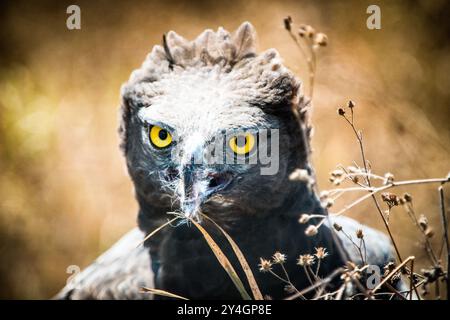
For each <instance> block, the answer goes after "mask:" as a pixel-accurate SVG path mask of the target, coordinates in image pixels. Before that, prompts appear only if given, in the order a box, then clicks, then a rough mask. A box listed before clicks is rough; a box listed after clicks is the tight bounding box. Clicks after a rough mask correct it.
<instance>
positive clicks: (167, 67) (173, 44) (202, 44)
mask: <svg viewBox="0 0 450 320" xmlns="http://www.w3.org/2000/svg"><path fill="white" fill-rule="evenodd" d="M256 49H257V48H256V32H255V29H254V27H253V26H252V25H251V24H250V23H249V22H244V23H243V24H242V25H241V26H240V27H239V28H238V29H237V30H236V31H235V32H233V33H230V32H228V31H226V30H225V29H223V28H221V27H220V28H218V30H217V31H216V32H214V31H212V30H210V29H207V30H205V31H203V32H202V33H201V34H200V35H199V36H198V37H197V38H196V39H194V40H192V41H188V40H186V39H185V38H183V37H182V36H180V35H178V34H177V33H175V32H173V31H170V32H168V33H167V34H165V35H164V36H163V43H162V45H156V46H154V47H153V49H152V51H151V52H150V53H149V54H148V56H147V57H146V59H145V61H144V63H143V64H142V66H141V67H140V68H139V69H137V70H135V71H133V73H132V74H131V76H130V79H129V81H128V82H127V83H126V84H125V85H124V86H123V87H122V98H123V100H124V102H123V104H122V118H123V119H122V125H121V129H120V132H121V135H122V139H123V140H124V142H125V140H126V138H125V137H124V135H125V132H126V127H127V122H128V119H129V117H130V112H131V110H130V109H132V108H133V106H130V105H129V103H127V102H126V101H127V100H129V101H132V102H134V104H135V105H137V106H139V105H149V104H151V99H152V97H154V96H158V95H160V94H163V92H164V91H165V87H164V85H166V83H167V82H165V84H161V83H160V80H162V79H163V78H165V77H172V78H173V79H175V78H176V77H177V76H178V75H180V74H184V75H186V74H191V75H195V76H199V75H201V74H210V75H211V74H212V75H220V77H222V78H223V79H224V81H222V84H224V83H226V84H227V85H228V87H229V88H231V90H233V91H234V92H235V93H236V94H237V96H239V97H241V98H240V99H241V100H242V101H244V100H245V101H247V102H248V103H249V104H251V105H255V106H260V107H261V108H265V109H266V110H269V109H270V108H275V109H277V110H278V109H279V108H277V106H285V107H288V108H289V107H291V108H292V109H293V111H294V113H295V114H296V116H297V118H298V119H299V120H300V122H301V123H302V124H303V125H305V124H306V127H304V129H303V130H304V131H306V135H307V136H309V134H310V132H311V128H310V127H309V125H308V119H307V112H306V111H307V110H308V109H309V101H308V99H306V98H305V97H304V96H303V94H302V93H301V92H300V88H301V83H300V81H299V80H298V79H297V78H296V77H295V76H294V75H293V74H292V72H290V71H289V70H288V69H287V68H286V67H284V66H283V63H282V61H281V58H280V57H279V54H278V52H277V51H276V50H275V49H269V50H267V51H265V52H262V53H260V54H258V53H257V51H256ZM275 109H274V111H275ZM280 110H281V109H280ZM124 144H125V143H122V146H123V145H124Z"/></svg>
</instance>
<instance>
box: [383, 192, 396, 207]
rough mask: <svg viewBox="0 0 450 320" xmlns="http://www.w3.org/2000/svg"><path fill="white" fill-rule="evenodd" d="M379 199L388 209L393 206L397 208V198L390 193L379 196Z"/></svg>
mask: <svg viewBox="0 0 450 320" xmlns="http://www.w3.org/2000/svg"><path fill="white" fill-rule="evenodd" d="M381 199H382V200H383V201H384V202H386V204H387V205H388V206H389V208H392V207H394V206H398V205H399V203H400V200H399V198H398V197H397V196H396V195H395V194H393V193H390V192H385V193H382V194H381Z"/></svg>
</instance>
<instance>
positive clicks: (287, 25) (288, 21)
mask: <svg viewBox="0 0 450 320" xmlns="http://www.w3.org/2000/svg"><path fill="white" fill-rule="evenodd" d="M283 21H284V28H285V29H286V30H288V31H291V29H292V18H291V16H287V17H286V18H284V19H283Z"/></svg>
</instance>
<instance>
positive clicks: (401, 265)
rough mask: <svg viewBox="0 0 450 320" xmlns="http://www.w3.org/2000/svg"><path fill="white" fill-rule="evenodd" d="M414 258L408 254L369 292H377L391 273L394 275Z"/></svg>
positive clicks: (390, 276)
mask: <svg viewBox="0 0 450 320" xmlns="http://www.w3.org/2000/svg"><path fill="white" fill-rule="evenodd" d="M414 259H415V257H414V256H409V257H408V258H406V259H405V260H404V261H403V262H402V263H400V264H399V265H398V266H397V267H395V269H394V270H392V271H391V272H390V273H389V274H388V275H387V276H386V277H385V278H384V279H383V280H382V281H381V282H380V283H379V284H378V285H377V286H376V287H375V288H373V289H372V290H371V291H370V294H373V293H375V292H377V291H378V290H379V289H380V288H381V287H382V286H383V285H384V284H385V283H386V282H387V281H389V279H390V278H392V276H393V275H395V274H396V273H397V272H398V271H400V270H401V269H402V268H403V267H404V266H405V265H406V264H407V263H408V262H410V261H413V260H414Z"/></svg>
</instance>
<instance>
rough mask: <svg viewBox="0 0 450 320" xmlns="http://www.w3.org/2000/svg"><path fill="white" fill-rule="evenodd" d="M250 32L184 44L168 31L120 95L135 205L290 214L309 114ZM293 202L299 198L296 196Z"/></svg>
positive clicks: (195, 214)
mask: <svg viewBox="0 0 450 320" xmlns="http://www.w3.org/2000/svg"><path fill="white" fill-rule="evenodd" d="M255 42H256V39H255V31H254V28H253V27H252V26H251V25H250V24H249V23H244V24H242V25H241V26H240V27H239V28H238V29H237V30H236V31H235V32H234V33H229V32H227V31H226V30H224V29H222V28H219V30H218V31H217V32H213V31H211V30H206V31H204V32H203V33H202V34H201V35H199V36H198V37H197V38H196V39H195V40H193V41H188V40H186V39H184V38H182V37H181V36H179V35H177V34H176V33H174V32H169V33H168V34H167V35H165V36H164V38H163V45H162V46H155V47H154V48H153V50H152V52H151V53H150V54H149V55H148V57H147V58H146V60H145V61H144V63H143V65H142V66H141V67H140V68H139V69H137V70H135V71H134V72H133V73H132V75H131V77H130V79H129V81H128V82H127V83H125V84H124V85H123V87H122V124H121V128H120V133H121V137H122V149H123V151H124V153H125V156H126V159H127V166H128V170H129V173H130V175H131V177H132V179H133V182H134V184H135V188H136V192H137V195H138V199H140V204H141V206H142V205H143V203H144V206H153V207H158V208H169V210H170V211H175V212H179V213H181V214H183V215H185V216H186V217H188V218H194V219H197V220H199V217H200V213H204V214H209V215H212V216H213V215H216V216H220V218H221V219H223V220H230V219H234V218H236V216H239V215H241V216H242V215H247V216H248V215H255V214H260V215H264V214H269V213H271V212H273V211H274V210H278V209H280V208H287V207H289V206H292V205H293V204H294V203H295V202H298V199H297V200H293V199H292V191H293V190H296V191H299V190H303V189H304V188H305V183H304V182H301V181H300V182H299V181H290V180H289V179H288V177H289V174H290V173H291V172H292V171H293V170H294V169H296V168H306V169H309V168H308V159H307V158H308V138H307V136H308V134H309V128H308V126H307V123H306V120H305V118H304V115H305V112H304V111H305V110H306V109H307V107H308V104H307V102H306V101H305V99H304V97H303V95H302V94H301V91H300V87H301V86H300V82H299V81H298V80H297V79H296V78H295V77H294V76H293V74H292V73H291V72H290V71H288V70H287V69H286V68H285V67H284V66H283V64H282V62H281V60H280V57H279V55H278V53H277V52H276V51H275V50H273V49H271V50H268V51H265V52H263V53H261V54H257V53H256V49H255ZM298 198H299V199H300V198H301V197H298Z"/></svg>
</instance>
